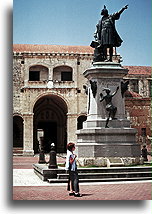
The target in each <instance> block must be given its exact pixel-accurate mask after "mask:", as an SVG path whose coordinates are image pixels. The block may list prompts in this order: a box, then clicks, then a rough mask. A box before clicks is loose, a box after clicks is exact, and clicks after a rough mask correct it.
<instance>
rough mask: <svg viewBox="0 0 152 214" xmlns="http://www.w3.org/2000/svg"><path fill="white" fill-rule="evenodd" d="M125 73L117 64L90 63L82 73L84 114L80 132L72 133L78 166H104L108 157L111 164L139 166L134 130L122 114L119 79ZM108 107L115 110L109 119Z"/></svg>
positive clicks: (121, 86)
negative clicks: (85, 83) (85, 84)
mask: <svg viewBox="0 0 152 214" xmlns="http://www.w3.org/2000/svg"><path fill="white" fill-rule="evenodd" d="M127 73H128V70H126V69H124V68H123V67H122V66H121V64H119V63H113V62H96V63H93V65H92V67H91V68H89V69H87V70H86V71H85V72H84V73H83V74H84V77H86V78H87V79H88V85H87V95H88V101H87V112H88V115H87V120H86V122H84V123H83V129H80V130H77V132H76V134H77V154H78V162H80V165H82V166H86V165H88V166H89V165H97V166H105V165H107V160H108V161H109V160H110V159H111V158H114V164H120V165H123V164H124V165H136V164H140V163H141V160H140V156H141V154H140V153H141V152H140V145H139V144H137V143H136V133H137V131H136V129H134V128H131V127H130V121H129V120H128V119H127V118H126V114H125V101H124V91H125V90H126V89H125V86H124V82H123V77H124V76H125V75H126V74H127ZM107 89H108V90H109V91H108V93H107V92H106V90H107ZM103 97H104V99H103ZM108 101H109V103H108ZM108 105H109V106H110V107H111V106H113V109H114V107H115V109H116V112H115V115H114V117H113V118H111V117H110V115H109V111H107V109H108V108H109V107H108V108H107V106H108ZM109 109H110V108H109ZM107 118H108V120H107ZM107 121H108V122H107ZM107 126H108V127H109V128H108V127H107ZM105 127H106V128H105ZM120 158H121V161H120ZM116 160H117V161H116ZM117 162H118V163H117ZM122 162H123V163H122ZM109 164H110V163H109Z"/></svg>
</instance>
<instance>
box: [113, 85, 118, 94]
mask: <svg viewBox="0 0 152 214" xmlns="http://www.w3.org/2000/svg"><path fill="white" fill-rule="evenodd" d="M118 89H119V86H118V87H117V88H116V91H115V92H113V94H112V96H114V95H115V94H116V93H117V91H118Z"/></svg>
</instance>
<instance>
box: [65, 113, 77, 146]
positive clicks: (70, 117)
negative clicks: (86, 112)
mask: <svg viewBox="0 0 152 214" xmlns="http://www.w3.org/2000/svg"><path fill="white" fill-rule="evenodd" d="M76 130H77V115H76V114H67V134H68V137H67V143H70V142H73V143H76V135H75V132H76Z"/></svg>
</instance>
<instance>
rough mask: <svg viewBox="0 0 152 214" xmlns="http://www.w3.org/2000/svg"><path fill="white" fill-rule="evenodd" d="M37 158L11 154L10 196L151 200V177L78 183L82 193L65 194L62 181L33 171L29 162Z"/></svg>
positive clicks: (40, 198) (41, 198) (29, 198)
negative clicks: (45, 178) (51, 180)
mask: <svg viewBox="0 0 152 214" xmlns="http://www.w3.org/2000/svg"><path fill="white" fill-rule="evenodd" d="M57 160H58V162H60V163H64V161H65V159H64V158H58V159H57ZM37 161H38V157H14V158H13V200H151V187H152V186H151V181H140V182H139V181H136V182H111V183H110V182H109V183H106V182H105V183H80V190H81V193H82V194H83V196H82V197H81V198H75V197H73V196H69V195H68V192H67V190H66V187H67V185H66V184H50V183H48V182H43V181H42V180H41V179H40V178H39V177H38V176H37V175H35V173H34V171H33V167H32V164H33V163H37Z"/></svg>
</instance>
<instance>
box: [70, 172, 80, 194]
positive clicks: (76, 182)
mask: <svg viewBox="0 0 152 214" xmlns="http://www.w3.org/2000/svg"><path fill="white" fill-rule="evenodd" d="M70 181H71V184H72V190H73V191H75V192H79V178H78V172H77V171H69V184H68V186H69V185H70Z"/></svg>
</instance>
